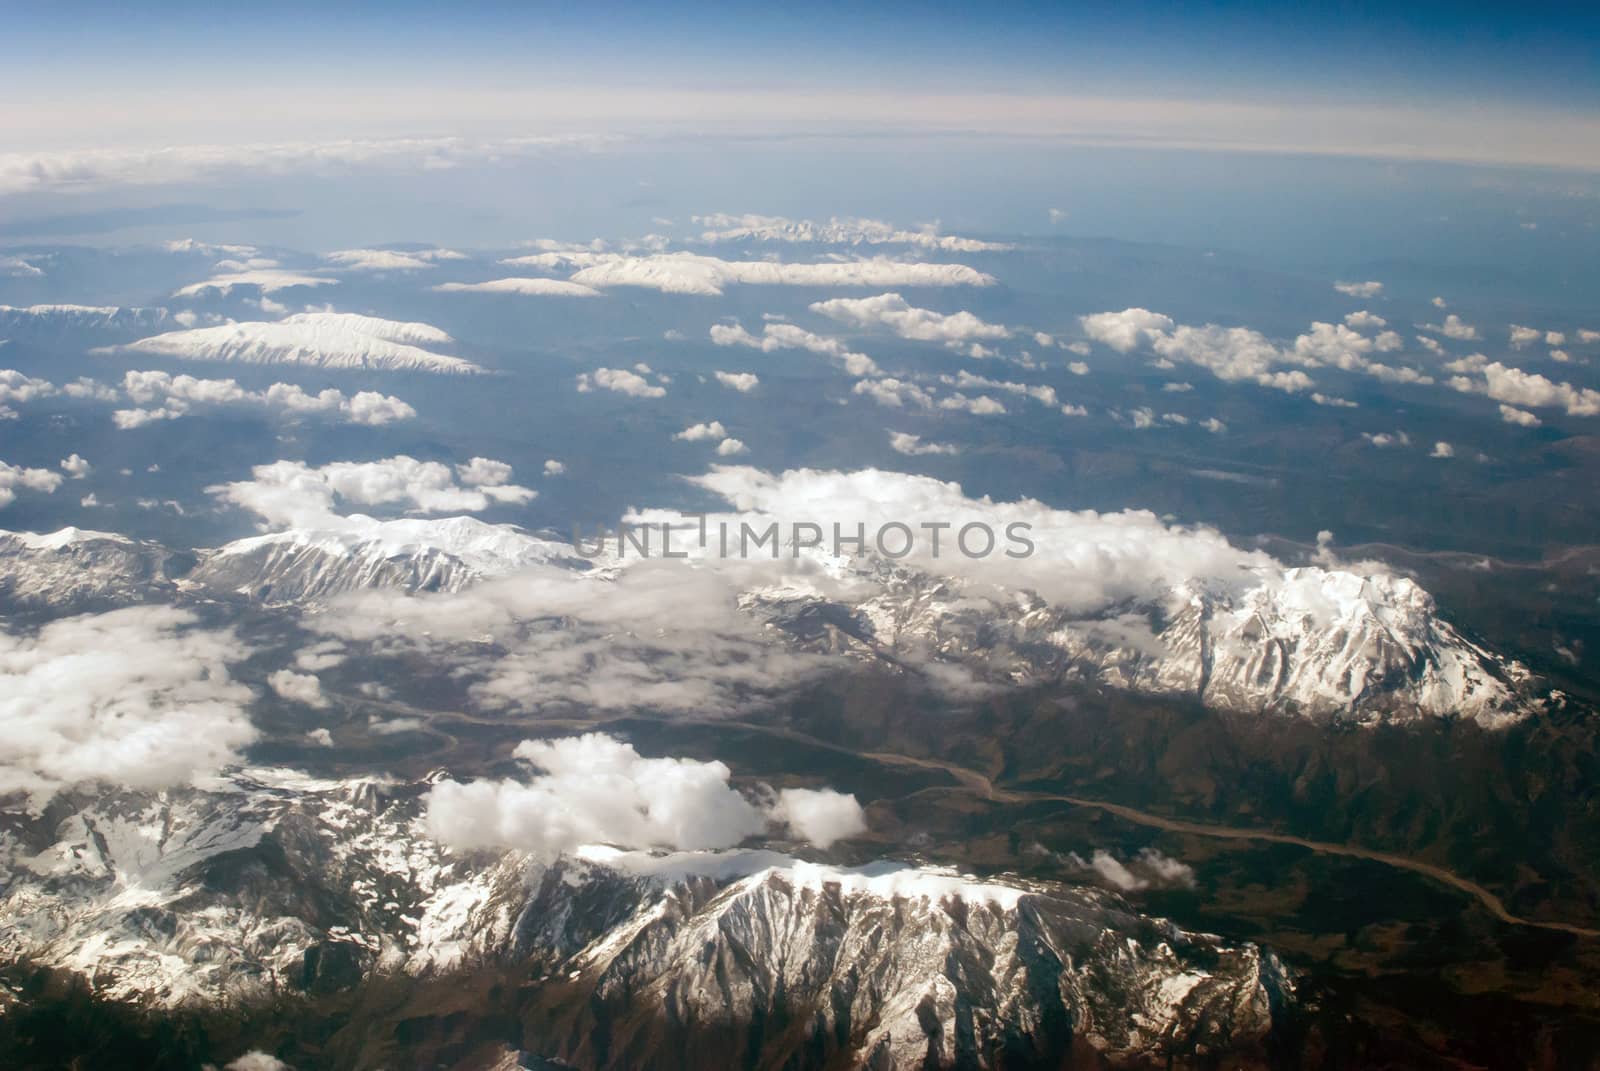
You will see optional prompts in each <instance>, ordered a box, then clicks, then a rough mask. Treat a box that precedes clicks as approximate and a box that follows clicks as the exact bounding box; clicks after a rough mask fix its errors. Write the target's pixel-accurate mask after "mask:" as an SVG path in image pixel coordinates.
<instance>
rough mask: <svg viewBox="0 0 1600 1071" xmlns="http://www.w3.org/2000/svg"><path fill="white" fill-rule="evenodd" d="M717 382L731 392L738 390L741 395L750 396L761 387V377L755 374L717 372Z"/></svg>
mask: <svg viewBox="0 0 1600 1071" xmlns="http://www.w3.org/2000/svg"><path fill="white" fill-rule="evenodd" d="M716 377H717V382H718V383H721V384H722V385H723V386H724V387H727V388H728V389H729V390H736V391H738V392H739V393H740V394H748V393H750V392H751V391H753V390H755V389H756V388H757V387H758V386H760V385H761V377H760V376H758V375H756V374H755V373H754V372H724V371H721V370H720V369H719V370H718V371H717V372H716Z"/></svg>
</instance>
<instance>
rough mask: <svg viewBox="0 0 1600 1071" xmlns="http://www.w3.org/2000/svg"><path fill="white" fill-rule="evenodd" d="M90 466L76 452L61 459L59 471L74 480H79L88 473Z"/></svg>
mask: <svg viewBox="0 0 1600 1071" xmlns="http://www.w3.org/2000/svg"><path fill="white" fill-rule="evenodd" d="M91 468H92V466H91V465H90V464H89V463H88V462H87V461H85V460H84V459H83V458H82V457H81V456H79V455H78V454H71V455H69V456H67V457H64V458H62V459H61V471H62V472H64V473H66V474H67V475H68V476H70V477H72V478H73V479H74V480H81V479H83V478H84V477H85V476H87V475H89V471H90V469H91Z"/></svg>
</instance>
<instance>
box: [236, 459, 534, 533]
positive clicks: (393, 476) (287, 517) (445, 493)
mask: <svg viewBox="0 0 1600 1071" xmlns="http://www.w3.org/2000/svg"><path fill="white" fill-rule="evenodd" d="M475 461H479V462H487V459H481V458H480V459H475ZM471 464H472V463H469V466H470V465H471ZM498 465H499V463H498V462H488V463H487V464H486V465H480V466H479V467H478V468H477V469H475V470H474V469H470V468H469V471H471V472H472V473H473V475H474V476H481V475H482V474H483V473H484V472H486V471H488V470H489V469H490V467H491V466H492V467H493V471H494V472H495V473H497V474H499V475H500V478H501V482H499V483H492V484H487V483H485V484H472V483H467V484H458V483H457V482H456V472H455V471H454V470H452V469H451V467H450V466H449V465H446V464H444V463H442V462H438V461H418V460H417V459H416V458H413V457H407V456H406V455H403V454H401V455H396V456H395V457H390V458H385V459H383V460H381V461H335V462H332V463H330V464H327V465H323V466H321V467H320V468H314V467H312V466H309V465H307V464H306V463H305V462H303V461H277V462H274V463H272V464H270V465H257V466H256V467H255V468H253V469H251V470H250V473H251V479H249V480H240V481H236V482H233V483H226V484H219V485H216V486H213V487H208V488H207V489H206V490H207V491H208V492H210V493H211V494H213V495H215V496H217V498H218V499H220V500H221V501H224V502H228V503H230V504H232V505H235V506H239V507H240V508H242V509H245V510H248V511H250V512H251V513H254V514H256V515H258V516H259V517H261V518H262V520H263V521H264V522H265V523H266V524H268V525H270V526H288V527H302V528H338V527H341V526H343V525H344V524H345V523H346V521H345V518H343V517H341V516H339V515H338V514H337V513H336V511H335V506H336V505H337V504H341V503H342V504H346V505H351V506H360V507H371V506H399V507H403V508H405V509H407V510H410V511H413V512H417V513H444V512H464V513H476V512H478V511H480V510H485V509H488V508H489V507H490V506H491V505H493V504H495V503H506V504H521V503H525V502H529V501H532V500H533V499H534V498H535V497H536V496H537V495H538V492H537V491H534V490H532V489H531V488H527V487H521V486H518V485H516V484H512V483H506V482H504V480H505V479H508V478H509V476H510V471H509V466H507V468H506V469H505V470H504V471H503V472H502V470H500V469H499V468H498Z"/></svg>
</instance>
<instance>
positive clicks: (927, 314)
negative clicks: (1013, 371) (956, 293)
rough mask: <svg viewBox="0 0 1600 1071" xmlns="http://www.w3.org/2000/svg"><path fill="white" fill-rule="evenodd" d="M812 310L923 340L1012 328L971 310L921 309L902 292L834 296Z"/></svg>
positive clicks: (993, 334)
mask: <svg viewBox="0 0 1600 1071" xmlns="http://www.w3.org/2000/svg"><path fill="white" fill-rule="evenodd" d="M811 311H812V312H816V313H821V314H822V315H823V316H826V317H828V318H829V319H831V320H838V321H839V322H840V323H846V324H850V325H851V326H854V327H886V328H888V329H889V330H890V331H893V332H894V333H895V334H896V335H899V336H900V337H901V338H908V339H914V340H916V341H919V342H943V343H946V344H959V343H963V342H973V341H975V340H977V339H1000V338H1009V337H1010V336H1011V329H1010V328H1008V327H1004V326H1002V325H1000V324H991V323H986V322H985V321H983V320H980V319H979V318H978V317H976V316H974V315H973V314H972V313H970V312H965V311H963V312H957V313H952V314H949V315H946V314H944V313H939V312H935V311H933V310H932V309H920V308H917V307H916V306H914V305H912V304H911V303H910V302H908V301H906V299H905V298H903V297H901V296H900V295H899V294H879V295H877V296H876V297H868V298H833V299H831V300H828V301H818V302H815V303H813V304H812V305H811Z"/></svg>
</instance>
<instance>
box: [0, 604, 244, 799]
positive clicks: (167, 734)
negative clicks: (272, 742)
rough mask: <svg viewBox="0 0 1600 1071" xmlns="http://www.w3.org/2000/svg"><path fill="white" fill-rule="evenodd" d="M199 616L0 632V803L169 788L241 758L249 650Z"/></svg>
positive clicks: (131, 614) (109, 616)
mask: <svg viewBox="0 0 1600 1071" xmlns="http://www.w3.org/2000/svg"><path fill="white" fill-rule="evenodd" d="M196 624H197V619H196V617H195V615H194V614H192V613H190V612H188V611H185V610H178V609H175V608H173V607H170V606H136V607H131V608H129V609H125V610H115V611H112V612H110V613H105V614H90V615H84V616H81V617H71V618H66V619H64V620H59V621H53V622H50V623H49V624H46V625H44V626H42V627H41V628H40V629H39V630H38V631H37V632H34V633H0V721H3V722H4V723H5V726H6V731H5V732H4V733H0V795H4V794H5V793H7V792H13V791H18V790H21V791H24V792H27V793H30V794H31V795H32V796H33V798H34V802H35V803H36V804H37V803H39V802H41V801H42V800H43V799H48V798H49V797H50V796H51V795H53V794H54V792H55V791H57V790H59V789H62V788H65V787H68V786H72V785H88V784H95V783H102V784H109V785H117V786H126V787H129V788H138V789H156V788H165V787H168V786H172V785H177V784H181V783H184V782H186V781H190V780H192V779H194V778H197V777H200V776H202V775H205V774H209V773H212V772H214V771H216V770H218V769H220V768H221V767H222V766H224V765H227V764H229V763H232V762H235V761H237V759H238V749H240V748H242V747H244V746H245V745H247V744H249V743H250V742H251V741H253V740H254V739H255V738H256V731H255V729H254V728H253V727H252V726H251V725H250V722H249V719H248V718H247V717H246V716H245V713H244V709H243V708H244V705H245V704H247V703H248V702H249V701H250V700H251V698H252V696H251V692H250V690H249V689H248V688H246V687H244V686H243V685H241V684H238V683H237V682H235V681H234V680H233V679H232V678H231V676H230V675H229V672H228V664H229V663H231V662H236V661H239V660H240V659H242V658H243V657H245V655H246V654H248V651H247V650H246V649H244V648H243V647H241V645H240V644H239V643H238V642H237V640H236V639H235V638H234V637H233V635H232V634H231V633H229V632H226V631H213V630H206V629H201V628H198V627H196Z"/></svg>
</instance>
